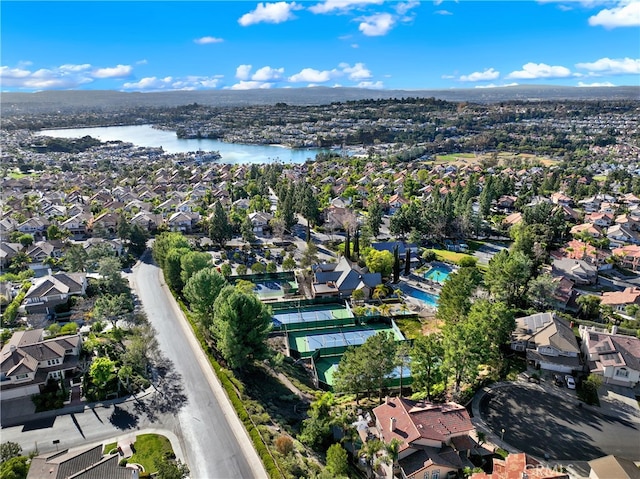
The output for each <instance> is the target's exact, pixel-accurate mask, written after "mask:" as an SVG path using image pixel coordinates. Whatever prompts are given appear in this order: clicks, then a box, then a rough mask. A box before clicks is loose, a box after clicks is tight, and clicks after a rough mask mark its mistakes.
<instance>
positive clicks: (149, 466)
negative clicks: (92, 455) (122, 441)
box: [103, 434, 173, 473]
mask: <svg viewBox="0 0 640 479" xmlns="http://www.w3.org/2000/svg"><path fill="white" fill-rule="evenodd" d="M116 447H118V443H116V442H110V443H108V444H105V446H104V449H103V454H109V452H111V451H112V450H113V449H115V448H116ZM133 449H134V451H135V454H134V455H133V456H131V457H130V458H129V460H128V461H127V462H129V463H136V464H141V465H142V467H144V470H145V472H148V473H151V472H155V471H156V470H157V469H156V464H155V463H156V461H157V460H159V459H161V458H162V456H163V455H164V453H165V452H170V453H173V448H172V447H171V442H170V441H169V439H167V438H166V437H164V436H161V435H159V434H140V435H138V436H137V437H136V442H135V443H134V444H133Z"/></svg>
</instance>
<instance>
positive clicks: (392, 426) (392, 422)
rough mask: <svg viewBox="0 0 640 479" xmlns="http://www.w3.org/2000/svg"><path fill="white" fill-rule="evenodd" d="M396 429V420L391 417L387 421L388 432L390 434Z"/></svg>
mask: <svg viewBox="0 0 640 479" xmlns="http://www.w3.org/2000/svg"><path fill="white" fill-rule="evenodd" d="M395 428H396V418H395V417H391V418H390V419H389V430H390V431H391V432H393V430H394V429H395Z"/></svg>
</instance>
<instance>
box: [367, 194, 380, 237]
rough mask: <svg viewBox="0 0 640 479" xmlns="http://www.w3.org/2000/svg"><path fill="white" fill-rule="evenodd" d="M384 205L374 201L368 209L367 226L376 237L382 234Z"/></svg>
mask: <svg viewBox="0 0 640 479" xmlns="http://www.w3.org/2000/svg"><path fill="white" fill-rule="evenodd" d="M382 214H383V212H382V205H380V203H379V202H378V201H377V200H372V201H371V202H370V203H369V207H368V208H367V226H368V227H369V231H371V234H372V235H373V236H374V237H376V238H377V237H378V235H379V234H380V227H381V226H382Z"/></svg>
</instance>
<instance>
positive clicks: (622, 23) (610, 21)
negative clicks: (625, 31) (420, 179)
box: [589, 0, 640, 28]
mask: <svg viewBox="0 0 640 479" xmlns="http://www.w3.org/2000/svg"><path fill="white" fill-rule="evenodd" d="M589 25H592V26H602V27H605V28H617V27H638V26H640V1H638V0H623V1H620V2H619V3H618V5H616V6H615V7H613V8H605V9H604V10H601V11H599V12H598V13H597V14H595V15H594V16H592V17H590V18H589Z"/></svg>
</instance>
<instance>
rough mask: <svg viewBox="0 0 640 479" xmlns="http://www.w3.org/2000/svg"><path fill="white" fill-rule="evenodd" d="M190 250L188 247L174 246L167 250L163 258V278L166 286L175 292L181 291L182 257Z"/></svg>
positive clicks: (182, 283)
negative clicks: (174, 247)
mask: <svg viewBox="0 0 640 479" xmlns="http://www.w3.org/2000/svg"><path fill="white" fill-rule="evenodd" d="M190 252H191V249H189V248H176V249H171V250H169V251H168V253H167V256H166V258H165V260H164V268H163V269H162V271H163V273H164V280H165V281H166V282H167V286H169V288H171V289H172V290H173V291H175V292H176V293H178V294H180V293H182V288H184V282H183V280H182V258H184V257H185V256H186V255H187V254H189V253H190Z"/></svg>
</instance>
